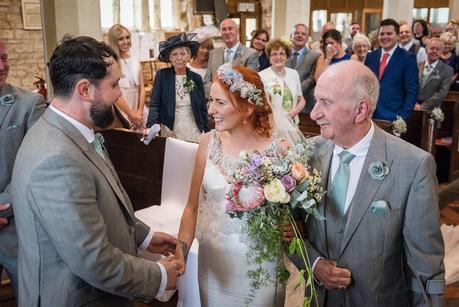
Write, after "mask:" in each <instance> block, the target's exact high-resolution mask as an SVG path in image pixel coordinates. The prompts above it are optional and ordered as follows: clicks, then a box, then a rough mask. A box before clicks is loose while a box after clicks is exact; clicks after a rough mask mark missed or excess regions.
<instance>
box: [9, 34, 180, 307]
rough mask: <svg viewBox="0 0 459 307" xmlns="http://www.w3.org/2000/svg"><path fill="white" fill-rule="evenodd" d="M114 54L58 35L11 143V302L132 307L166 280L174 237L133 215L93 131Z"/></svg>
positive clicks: (109, 102) (109, 85)
mask: <svg viewBox="0 0 459 307" xmlns="http://www.w3.org/2000/svg"><path fill="white" fill-rule="evenodd" d="M117 57H118V56H117V54H116V53H115V52H114V51H113V49H112V48H110V47H109V46H108V45H106V44H105V43H102V42H98V41H96V40H95V39H93V38H91V37H85V36H80V37H76V38H73V39H66V40H64V41H62V43H61V44H60V45H59V46H57V48H56V49H55V50H54V52H53V54H52V56H51V59H50V62H49V74H50V78H51V83H52V86H53V90H54V97H53V99H52V101H51V104H50V106H49V107H48V109H47V110H46V111H45V113H44V114H43V116H42V117H41V118H40V119H38V120H37V122H36V123H35V125H34V126H33V127H32V128H31V129H30V130H29V132H28V133H27V135H26V137H25V138H24V141H23V142H22V144H21V147H20V148H19V151H18V154H17V157H16V163H15V164H14V169H13V177H12V181H11V195H12V197H13V198H12V199H13V201H12V202H13V204H14V213H15V216H16V223H17V226H18V227H17V230H18V237H19V302H18V305H19V306H82V305H91V306H134V300H141V301H144V302H145V301H150V300H153V298H154V297H155V296H157V295H162V294H163V293H164V290H165V289H173V288H175V286H176V278H177V275H178V272H177V263H176V261H175V260H174V259H173V258H172V257H167V258H164V259H162V260H160V261H158V262H153V261H149V260H146V259H142V258H138V257H137V252H138V249H139V250H148V251H150V252H153V253H161V254H166V255H167V254H168V252H174V249H175V247H176V246H175V244H176V239H175V238H174V237H172V236H170V235H167V234H165V233H162V232H154V231H152V230H151V229H150V227H148V226H147V225H145V224H144V223H142V222H141V221H140V220H138V219H137V218H136V217H135V215H134V210H133V208H132V205H131V202H130V200H129V197H128V195H127V194H126V191H125V190H124V189H123V187H122V185H121V183H120V182H119V179H118V176H117V175H116V173H115V171H114V169H113V165H112V164H111V162H110V159H109V157H108V155H107V153H106V150H105V148H104V146H103V140H102V136H101V135H99V134H96V135H95V134H94V130H93V129H94V127H95V126H96V125H97V126H99V127H101V128H106V127H108V126H109V125H110V124H111V122H112V121H113V111H112V108H113V103H114V102H115V101H116V100H117V99H118V98H119V97H120V96H121V95H122V92H121V89H120V87H119V86H118V80H119V79H120V76H121V71H120V69H119V65H118V64H117Z"/></svg>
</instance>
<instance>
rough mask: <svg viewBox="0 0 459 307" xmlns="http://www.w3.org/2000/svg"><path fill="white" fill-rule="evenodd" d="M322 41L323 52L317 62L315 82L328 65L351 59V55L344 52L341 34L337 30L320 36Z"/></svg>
mask: <svg viewBox="0 0 459 307" xmlns="http://www.w3.org/2000/svg"><path fill="white" fill-rule="evenodd" d="M322 41H323V42H324V44H323V50H322V54H321V55H320V57H319V59H318V60H317V68H316V72H315V74H314V79H316V81H317V80H318V79H319V77H320V75H321V74H322V73H323V72H324V70H325V69H327V68H328V67H329V66H330V65H333V64H335V63H338V62H341V61H347V60H349V59H350V58H351V54H350V53H346V52H345V51H344V48H343V45H342V38H341V33H340V32H339V31H338V30H334V29H332V30H328V31H327V32H325V33H324V35H322Z"/></svg>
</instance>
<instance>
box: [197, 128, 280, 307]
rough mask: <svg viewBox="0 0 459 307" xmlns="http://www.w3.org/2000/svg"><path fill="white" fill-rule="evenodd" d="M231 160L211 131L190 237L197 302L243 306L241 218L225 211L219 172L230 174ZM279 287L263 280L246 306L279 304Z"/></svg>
mask: <svg viewBox="0 0 459 307" xmlns="http://www.w3.org/2000/svg"><path fill="white" fill-rule="evenodd" d="M279 150H280V141H279V140H275V141H274V142H273V143H271V145H269V146H268V148H266V149H265V150H264V151H263V152H262V154H264V155H276V154H277V153H279ZM236 159H237V158H233V157H229V156H227V155H225V154H224V153H223V152H222V148H221V143H220V141H219V139H218V137H217V135H216V133H215V131H214V130H213V131H212V132H211V139H210V142H209V147H208V152H207V158H206V167H205V171H204V177H203V183H202V185H203V195H202V197H201V198H202V202H201V203H200V205H199V213H198V220H197V226H196V237H197V239H198V240H199V254H198V255H199V256H198V279H199V289H200V295H201V305H202V306H203V307H206V306H210V307H214V306H218V307H224V306H231V307H235V306H245V305H246V299H247V298H248V297H249V294H250V289H251V288H250V280H249V278H248V277H247V272H248V270H249V269H250V268H253V267H251V266H250V265H248V264H247V261H246V259H247V258H246V253H247V242H248V240H249V238H248V237H247V236H246V235H245V234H244V233H243V232H242V227H243V223H245V220H240V219H237V218H231V217H230V216H229V215H228V214H226V213H225V204H226V201H225V192H226V187H227V183H226V180H225V176H227V175H229V174H231V172H232V170H233V169H234V163H235V161H236ZM265 268H266V269H268V270H269V272H270V273H271V275H272V276H274V277H275V266H274V264H272V263H267V264H266V265H265ZM284 292H285V291H284V289H283V287H282V286H281V285H280V284H278V285H277V287H276V285H275V283H268V284H267V285H265V286H262V287H261V288H260V289H257V290H255V293H254V294H255V295H254V297H253V301H251V302H250V303H249V304H248V305H249V306H263V307H269V306H283V301H284ZM276 301H277V304H276Z"/></svg>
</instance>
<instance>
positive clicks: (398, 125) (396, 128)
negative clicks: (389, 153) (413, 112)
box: [392, 115, 406, 137]
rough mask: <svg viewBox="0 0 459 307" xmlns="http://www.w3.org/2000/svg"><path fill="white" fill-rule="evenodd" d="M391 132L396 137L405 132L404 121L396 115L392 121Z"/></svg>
mask: <svg viewBox="0 0 459 307" xmlns="http://www.w3.org/2000/svg"><path fill="white" fill-rule="evenodd" d="M392 132H393V133H394V135H395V136H398V137H399V136H400V135H401V134H403V133H405V132H406V122H405V121H404V120H403V118H401V117H400V116H398V115H397V119H396V120H394V121H393V122H392Z"/></svg>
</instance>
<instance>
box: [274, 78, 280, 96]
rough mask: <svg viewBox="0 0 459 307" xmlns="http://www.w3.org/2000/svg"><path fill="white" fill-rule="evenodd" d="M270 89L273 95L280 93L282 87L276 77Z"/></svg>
mask: <svg viewBox="0 0 459 307" xmlns="http://www.w3.org/2000/svg"><path fill="white" fill-rule="evenodd" d="M272 89H273V94H274V95H282V87H281V86H280V84H279V80H277V78H275V79H274V82H273V86H272Z"/></svg>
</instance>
